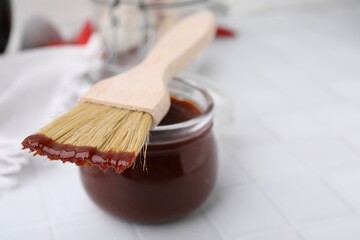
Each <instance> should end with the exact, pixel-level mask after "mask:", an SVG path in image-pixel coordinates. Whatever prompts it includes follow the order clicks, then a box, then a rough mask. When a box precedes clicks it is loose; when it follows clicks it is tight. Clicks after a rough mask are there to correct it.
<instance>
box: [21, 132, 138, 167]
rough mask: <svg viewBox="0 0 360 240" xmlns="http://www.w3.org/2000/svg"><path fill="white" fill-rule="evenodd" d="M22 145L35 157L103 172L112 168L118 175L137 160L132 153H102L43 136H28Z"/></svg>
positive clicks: (91, 148) (87, 147)
mask: <svg viewBox="0 0 360 240" xmlns="http://www.w3.org/2000/svg"><path fill="white" fill-rule="evenodd" d="M22 145H23V148H24V149H26V148H28V149H30V151H32V152H34V155H37V154H38V155H41V156H47V157H48V158H49V159H50V160H61V161H63V162H64V163H65V162H71V163H75V164H76V165H78V166H90V167H93V166H96V167H98V168H99V169H101V170H103V171H106V170H108V169H109V168H112V169H115V171H116V172H118V173H121V172H123V171H124V170H125V169H126V168H128V167H130V166H131V165H132V164H133V162H134V161H135V159H136V156H135V153H132V152H119V153H115V152H102V151H99V150H98V149H96V148H94V147H89V146H84V147H78V146H73V145H69V144H60V143H57V142H55V141H53V140H52V139H51V138H48V137H47V136H45V135H43V134H34V135H30V136H28V137H27V138H25V139H24V141H23V142H22Z"/></svg>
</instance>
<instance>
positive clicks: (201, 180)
mask: <svg viewBox="0 0 360 240" xmlns="http://www.w3.org/2000/svg"><path fill="white" fill-rule="evenodd" d="M200 114H201V111H200V110H199V109H198V108H197V107H196V106H195V105H194V104H192V103H191V102H188V101H182V100H178V99H172V102H171V108H170V110H169V112H168V114H167V115H166V117H165V118H164V119H163V121H162V123H161V124H163V125H165V124H172V123H178V122H182V121H186V120H189V119H192V118H194V117H196V116H198V115H200ZM211 125H212V124H211V123H209V124H208V125H206V126H205V127H204V128H203V129H202V130H201V131H198V132H196V134H190V133H189V137H187V138H186V140H185V139H183V140H181V139H180V140H178V141H177V142H169V143H161V144H154V142H153V141H156V139H155V137H154V138H153V139H152V138H150V143H149V145H148V149H147V154H146V167H147V169H146V170H144V169H143V165H142V164H141V157H138V158H137V160H136V161H135V164H134V165H133V167H132V168H128V169H126V170H125V171H124V172H123V173H122V174H117V173H116V172H115V171H114V170H112V169H110V170H109V171H106V172H103V171H101V170H99V169H98V168H91V167H81V168H80V175H81V180H82V183H83V185H84V188H85V190H86V192H87V193H88V195H89V196H90V198H91V199H92V200H93V201H94V202H95V203H96V204H97V205H98V206H100V207H101V208H102V209H104V210H106V211H107V212H109V213H110V214H112V215H115V216H118V217H121V218H123V219H127V220H132V221H138V222H147V223H157V222H164V221H169V220H174V219H177V218H179V217H181V216H183V215H185V214H187V213H189V212H191V211H192V210H194V209H195V208H197V207H198V206H199V205H200V204H201V203H202V202H203V201H205V199H206V198H207V196H208V195H209V193H210V192H211V190H212V188H213V186H214V183H215V179H216V169H217V153H216V144H215V141H214V137H213V135H212V131H211ZM152 140H153V141H152Z"/></svg>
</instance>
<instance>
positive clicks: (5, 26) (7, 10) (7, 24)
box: [0, 0, 11, 53]
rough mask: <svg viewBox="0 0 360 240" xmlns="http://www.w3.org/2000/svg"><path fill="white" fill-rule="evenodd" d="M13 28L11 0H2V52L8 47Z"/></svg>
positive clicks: (0, 1)
mask: <svg viewBox="0 0 360 240" xmlns="http://www.w3.org/2000/svg"><path fill="white" fill-rule="evenodd" d="M10 29H11V7H10V0H0V53H3V52H4V51H5V49H6V46H7V43H8V41H9V37H10Z"/></svg>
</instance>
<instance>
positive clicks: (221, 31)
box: [215, 26, 236, 38]
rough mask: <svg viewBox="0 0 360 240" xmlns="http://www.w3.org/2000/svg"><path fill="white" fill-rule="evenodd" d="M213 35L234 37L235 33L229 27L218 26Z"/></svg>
mask: <svg viewBox="0 0 360 240" xmlns="http://www.w3.org/2000/svg"><path fill="white" fill-rule="evenodd" d="M215 36H216V38H234V37H235V36H236V33H235V31H234V30H232V29H230V28H227V27H224V26H218V27H217V29H216V34H215Z"/></svg>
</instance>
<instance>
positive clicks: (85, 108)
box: [39, 103, 152, 155]
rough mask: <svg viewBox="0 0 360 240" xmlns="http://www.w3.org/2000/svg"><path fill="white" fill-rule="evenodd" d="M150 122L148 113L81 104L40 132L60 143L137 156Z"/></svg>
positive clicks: (147, 132)
mask: <svg viewBox="0 0 360 240" xmlns="http://www.w3.org/2000/svg"><path fill="white" fill-rule="evenodd" d="M151 124H152V117H151V115H150V114H149V113H145V112H139V111H132V110H127V109H120V108H114V107H110V106H106V105H99V104H93V103H80V104H78V105H77V106H76V107H74V108H73V109H71V110H70V111H68V112H67V113H65V114H64V115H62V116H61V117H59V118H57V119H56V120H54V121H53V122H51V123H50V124H48V125H47V126H45V127H43V128H42V129H40V131H39V133H41V134H44V135H46V136H47V137H49V138H51V139H52V140H53V141H55V142H57V143H60V144H70V145H73V146H90V147H94V148H96V149H98V150H100V151H102V152H109V151H111V152H133V153H135V154H136V155H137V154H138V153H139V152H140V151H141V149H142V148H143V146H144V144H146V142H147V139H148V135H149V131H150V128H151Z"/></svg>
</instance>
